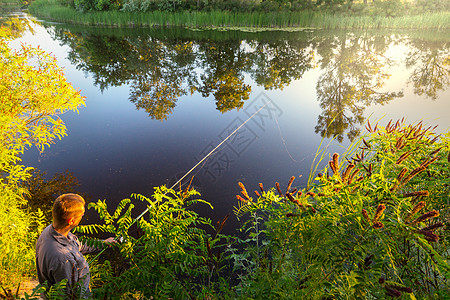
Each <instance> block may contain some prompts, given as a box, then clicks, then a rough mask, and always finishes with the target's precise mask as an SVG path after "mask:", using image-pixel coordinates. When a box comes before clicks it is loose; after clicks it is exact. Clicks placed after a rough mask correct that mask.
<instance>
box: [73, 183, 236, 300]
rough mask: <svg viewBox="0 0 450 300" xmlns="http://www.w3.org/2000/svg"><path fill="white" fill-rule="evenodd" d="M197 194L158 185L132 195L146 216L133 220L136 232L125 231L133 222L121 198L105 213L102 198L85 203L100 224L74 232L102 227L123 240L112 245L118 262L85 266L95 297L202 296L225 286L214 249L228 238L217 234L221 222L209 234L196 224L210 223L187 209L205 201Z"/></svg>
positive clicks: (129, 208)
mask: <svg viewBox="0 0 450 300" xmlns="http://www.w3.org/2000/svg"><path fill="white" fill-rule="evenodd" d="M197 196H198V193H197V192H196V191H194V190H192V189H189V187H188V188H187V189H185V190H184V191H183V190H180V191H179V192H176V191H174V190H171V189H167V188H166V187H164V186H163V187H159V188H155V193H154V194H153V195H152V197H151V198H146V197H144V196H142V195H134V198H135V199H139V200H142V201H144V202H146V204H147V207H148V212H147V213H146V216H145V217H143V218H141V219H139V220H138V221H137V222H136V225H137V228H138V232H139V233H138V234H137V235H136V234H135V235H131V234H130V232H129V228H130V226H131V224H133V223H134V219H133V218H131V212H132V209H133V208H134V205H133V204H132V203H131V200H130V199H124V200H122V201H121V203H120V204H119V205H118V207H117V209H116V210H115V212H114V213H113V214H109V213H108V210H107V206H106V203H105V201H98V202H97V203H91V204H89V207H90V208H94V209H95V210H96V211H97V212H98V213H99V215H100V218H101V219H102V220H104V222H105V223H104V224H102V225H89V226H81V227H78V228H77V231H79V232H82V233H91V234H92V233H98V232H108V233H110V234H113V235H115V236H117V237H120V239H123V242H122V243H120V244H119V245H118V246H117V251H118V252H120V254H121V259H120V260H119V262H117V261H116V262H115V263H114V264H113V265H112V264H111V263H110V262H109V261H104V262H101V263H100V264H99V265H97V267H96V270H97V272H95V269H94V270H93V271H91V272H92V273H93V278H96V282H97V283H98V284H100V286H97V288H96V289H95V298H96V299H99V298H102V299H103V298H104V297H105V298H108V299H109V298H111V297H113V296H114V297H120V296H122V297H129V296H131V295H135V296H136V295H140V297H144V296H145V297H146V298H145V299H149V298H151V297H153V298H154V299H168V298H174V299H188V298H192V297H195V298H196V299H205V298H207V297H208V295H213V294H215V293H216V292H215V291H217V290H222V289H223V290H226V289H225V288H224V286H226V285H227V281H226V280H224V278H221V277H220V275H221V274H222V272H223V268H224V266H223V265H222V262H223V260H224V259H226V256H223V255H222V253H223V252H220V251H218V249H220V248H222V246H223V245H224V244H226V243H227V242H228V241H229V238H228V237H226V236H223V235H221V234H220V231H221V229H222V227H223V225H224V222H225V221H223V222H222V223H220V224H218V226H216V228H215V233H214V234H212V235H211V234H207V233H206V231H205V230H204V229H200V227H201V226H206V228H209V229H212V228H213V226H212V225H211V223H210V220H208V219H205V218H203V217H200V216H198V215H197V214H196V213H195V212H194V211H192V210H190V209H188V208H189V207H192V206H193V205H195V204H200V203H203V204H206V205H209V203H207V202H204V201H202V200H200V199H197ZM86 241H87V242H88V243H90V242H92V243H95V240H91V239H87V240H86ZM213 252H214V253H213ZM91 265H92V263H91ZM124 266H125V267H124Z"/></svg>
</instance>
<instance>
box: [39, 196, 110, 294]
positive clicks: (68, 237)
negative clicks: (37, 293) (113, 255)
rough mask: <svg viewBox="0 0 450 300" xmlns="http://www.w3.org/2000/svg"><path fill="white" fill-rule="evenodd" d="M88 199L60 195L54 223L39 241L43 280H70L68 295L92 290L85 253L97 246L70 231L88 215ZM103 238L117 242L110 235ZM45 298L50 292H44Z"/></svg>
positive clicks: (48, 285)
mask: <svg viewBox="0 0 450 300" xmlns="http://www.w3.org/2000/svg"><path fill="white" fill-rule="evenodd" d="M84 205H85V201H84V199H83V198H82V197H81V196H80V195H77V194H63V195H61V196H59V197H58V198H57V199H56V200H55V202H54V204H53V209H52V217H53V223H52V224H50V225H49V226H47V228H45V229H44V230H43V231H42V233H41V235H40V236H39V239H38V240H37V243H36V269H37V274H38V279H39V283H40V284H46V286H47V291H48V289H49V288H50V287H51V286H53V285H55V284H57V283H59V282H61V281H62V280H64V279H66V280H67V285H66V292H67V296H75V298H78V297H80V298H87V297H89V296H90V290H89V280H90V276H89V265H88V263H87V261H86V259H85V258H84V256H83V254H89V253H92V252H95V251H96V250H98V249H96V248H94V247H88V246H86V245H82V244H81V243H80V241H79V240H78V238H77V237H76V236H75V235H74V234H73V233H71V232H70V231H71V230H72V229H74V228H75V227H77V226H78V224H79V223H80V221H81V219H82V218H83V216H84V211H85V208H84ZM103 242H105V243H115V242H116V241H115V240H114V238H112V237H110V238H108V239H106V240H104V241H103ZM42 296H43V297H44V299H47V298H46V295H42Z"/></svg>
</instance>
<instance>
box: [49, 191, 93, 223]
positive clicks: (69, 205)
mask: <svg viewBox="0 0 450 300" xmlns="http://www.w3.org/2000/svg"><path fill="white" fill-rule="evenodd" d="M84 204H85V201H84V199H83V197H81V196H80V195H77V194H63V195H61V196H59V197H58V198H56V200H55V202H54V203H53V209H52V217H53V226H54V227H55V228H61V227H64V226H65V225H67V224H66V223H67V220H69V219H70V218H73V217H77V216H79V215H80V214H82V213H83V208H84Z"/></svg>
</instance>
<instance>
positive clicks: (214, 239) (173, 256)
mask: <svg viewBox="0 0 450 300" xmlns="http://www.w3.org/2000/svg"><path fill="white" fill-rule="evenodd" d="M21 22H22V21H17V20H16V21H14V24H11V26H9V29H6V28H2V29H1V31H0V32H1V39H0V51H1V54H2V55H1V61H0V67H1V70H2V71H3V70H5V72H2V75H1V77H0V87H1V89H0V99H1V101H2V105H1V106H0V110H1V111H0V121H1V122H0V125H1V139H0V142H1V147H0V166H1V175H2V176H1V178H0V216H2V217H1V218H0V280H1V282H0V283H1V285H2V286H3V287H5V290H3V294H1V293H0V296H5V297H6V296H8V297H10V298H14V295H13V293H12V292H9V291H7V288H8V287H9V288H12V287H14V286H17V283H18V282H19V281H20V280H21V277H22V276H23V275H27V274H32V273H34V248H33V243H34V240H35V239H36V237H37V236H38V233H39V231H40V230H41V229H42V225H43V224H44V222H43V219H44V214H43V212H42V211H40V210H39V209H36V211H35V212H33V207H36V204H35V203H33V202H32V201H27V200H26V199H27V196H28V195H27V194H28V191H31V192H32V193H36V194H41V195H44V196H45V198H47V199H48V198H51V197H50V196H49V194H48V193H46V192H44V191H43V190H41V189H40V188H39V187H42V186H43V182H42V175H39V173H37V174H36V173H35V174H34V178H35V180H34V181H31V182H30V181H29V179H30V177H31V175H32V174H31V170H30V169H29V168H26V167H25V166H22V165H21V164H20V154H21V153H23V151H24V150H25V149H26V148H27V147H31V146H37V147H39V148H40V149H42V148H43V147H48V146H49V145H50V144H51V143H53V142H54V141H56V140H57V139H59V138H61V137H62V136H64V135H65V127H64V124H63V123H62V122H61V120H60V119H58V118H57V115H58V114H60V113H63V112H64V111H67V110H76V109H77V107H78V106H79V105H82V104H83V98H82V97H81V96H80V94H79V92H77V91H76V90H74V89H73V87H72V86H71V85H70V84H68V83H67V82H66V80H65V79H64V76H63V74H62V71H61V69H60V68H58V67H57V66H56V64H55V61H54V60H53V59H52V58H51V57H50V56H48V55H47V54H45V53H44V52H42V51H41V50H39V49H33V48H30V47H27V46H24V47H23V48H22V49H21V50H19V51H12V50H11V49H10V48H9V47H8V45H7V43H6V41H7V36H13V35H20V34H21V32H22V30H21V29H20V28H23V26H25V25H24V24H23V23H21ZM336 64H338V62H336ZM30 95H32V96H30ZM434 129H435V128H429V127H428V128H424V127H423V125H422V124H421V123H418V124H412V125H408V124H404V123H403V121H397V122H389V123H388V124H387V125H386V126H380V125H375V126H373V125H370V123H368V124H367V130H368V133H367V134H366V135H365V136H362V137H356V136H355V138H354V142H353V144H352V145H351V146H350V147H349V148H348V150H347V151H346V152H345V153H343V154H341V155H338V154H334V155H332V156H331V160H330V162H329V164H328V166H327V167H326V168H325V169H324V170H318V169H317V167H316V168H315V169H314V170H313V171H312V173H311V176H310V180H309V184H308V186H307V187H305V188H302V187H299V186H295V177H292V178H291V180H290V181H289V182H288V184H287V185H286V186H281V185H280V184H279V183H275V187H274V188H270V189H267V187H263V186H262V185H260V186H259V187H255V188H256V191H255V192H254V196H250V193H249V192H248V191H247V188H249V187H245V186H244V185H243V184H242V183H239V185H240V187H241V190H242V193H241V195H237V200H238V202H237V205H236V209H235V214H236V216H237V217H238V218H240V219H241V220H242V222H243V223H242V226H241V233H240V234H239V235H224V234H222V229H223V227H224V225H225V223H226V220H227V217H225V218H224V219H223V220H221V221H219V222H218V223H217V224H212V223H211V221H210V220H209V219H207V218H204V217H202V216H199V215H198V214H197V213H195V206H196V205H209V204H208V203H207V202H205V201H202V200H200V199H199V197H200V195H199V194H198V193H197V192H196V191H194V190H193V189H191V188H190V186H188V187H187V188H181V187H176V188H175V189H174V190H172V189H168V188H167V187H164V186H163V187H158V188H155V192H154V194H153V195H151V196H149V197H145V196H142V195H134V196H133V198H132V199H133V200H132V199H124V200H123V201H122V202H121V203H120V204H119V205H118V207H117V208H115V210H114V211H113V212H112V213H111V207H107V205H106V202H105V201H98V202H96V203H91V204H89V207H90V208H91V209H95V210H96V211H97V212H98V214H99V217H100V219H101V220H103V221H104V222H103V224H99V225H90V226H84V227H79V234H86V235H87V237H85V241H86V242H88V243H94V244H95V243H96V241H95V239H93V238H92V235H97V234H99V233H102V232H106V233H108V234H109V235H114V236H117V237H118V238H119V240H120V241H121V243H119V244H118V245H116V247H114V248H113V249H111V251H114V254H112V255H111V258H109V259H108V256H102V257H92V258H90V259H89V261H90V265H91V271H92V289H93V292H94V298H95V299H99V298H116V297H117V298H131V299H134V298H135V299H152V298H153V299H168V298H173V299H328V298H330V299H344V298H351V299H367V298H389V297H403V298H405V299H406V298H410V299H414V298H419V299H420V298H436V299H440V298H441V299H445V297H446V296H447V295H448V294H450V290H449V287H448V284H447V282H448V280H449V279H450V267H449V261H448V260H449V254H450V252H449V231H448V226H449V212H450V208H449V207H450V206H449V202H450V198H449V194H450V174H449V173H450V168H449V164H450V133H449V132H447V133H445V134H442V135H438V134H435V133H434V132H433V130H434ZM328 156H330V155H329V154H328V153H325V152H324V150H322V149H320V150H319V151H318V153H317V158H318V159H319V160H323V159H325V158H326V157H328ZM318 172H319V173H318ZM313 174H318V175H317V176H313ZM64 176H66V177H64ZM60 177H64V178H68V179H70V178H71V177H70V175H69V174H65V175H64V174H63V175H61V176H60ZM58 178H59V177H55V182H59V181H60V180H58ZM71 184H72V185H73V186H76V182H75V180H72V181H71ZM54 191H55V193H57V191H58V187H57V186H56V187H55V188H54ZM49 193H52V192H51V191H49ZM136 200H138V201H144V202H145V203H146V204H147V206H148V212H147V214H145V215H144V216H143V217H142V218H140V219H139V220H138V221H136V222H135V219H133V218H132V217H131V216H132V213H133V212H134V210H133V209H134V201H136ZM37 206H38V205H37ZM133 223H134V224H133ZM132 224H133V225H132ZM131 225H132V226H131ZM115 257H119V258H118V259H117V258H115ZM105 258H106V259H105ZM60 291H61V289H60V288H58V287H56V288H54V290H53V291H52V293H53V294H54V295H55V298H56V299H58V298H63V297H62V296H57V295H58V293H59V292H60ZM37 293H38V292H37V291H36V292H35V294H34V295H32V296H30V297H29V299H33V298H34V299H37V296H36V294H37Z"/></svg>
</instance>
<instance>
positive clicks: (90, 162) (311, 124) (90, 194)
mask: <svg viewBox="0 0 450 300" xmlns="http://www.w3.org/2000/svg"><path fill="white" fill-rule="evenodd" d="M25 16H26V15H25ZM20 43H28V44H31V45H34V46H38V45H39V46H40V47H41V48H43V49H44V50H46V51H48V52H51V53H53V55H55V56H56V58H57V61H58V63H59V65H60V66H62V67H64V68H65V72H66V77H67V78H68V81H70V82H71V83H72V84H73V85H74V87H76V88H77V89H80V90H81V93H82V95H84V96H86V107H82V108H80V110H79V114H76V113H67V114H64V115H62V116H61V118H62V119H63V121H64V122H65V124H66V126H67V128H68V136H67V137H65V138H63V139H62V140H61V141H58V142H56V144H54V145H52V146H51V147H50V148H48V149H46V150H45V151H44V152H43V153H39V151H37V150H36V149H29V150H28V151H27V152H26V153H25V154H24V156H23V163H24V164H25V165H27V166H33V167H36V168H37V169H39V170H41V171H43V172H46V174H47V175H46V176H47V177H48V178H51V177H52V176H53V175H54V174H55V173H62V172H65V171H66V170H68V171H69V172H71V173H72V174H73V176H75V177H76V178H77V180H78V182H79V183H80V185H79V186H78V187H77V188H76V192H79V193H82V194H83V195H85V197H86V198H87V199H88V200H89V201H96V200H97V199H107V201H108V203H110V206H114V204H115V203H117V202H118V201H119V200H120V199H122V198H126V197H129V196H130V194H131V193H141V194H144V195H147V196H148V195H150V194H151V193H152V190H153V187H155V186H158V185H163V184H171V183H174V182H175V179H176V178H179V177H181V176H182V175H183V174H184V173H185V172H186V171H188V170H189V169H191V168H192V167H193V166H194V165H195V164H196V163H197V162H198V161H199V160H200V159H202V158H203V157H204V156H205V155H206V154H207V153H208V152H209V151H210V150H211V149H213V148H214V147H216V146H217V145H218V144H219V143H220V142H221V141H222V140H223V139H224V138H225V137H226V136H227V135H228V134H229V133H230V132H232V131H233V130H234V129H236V128H237V127H238V126H240V125H241V124H242V123H243V122H244V121H245V120H247V119H248V118H249V116H251V115H253V114H254V113H255V112H256V111H258V110H259V112H258V113H257V114H256V115H255V116H254V117H253V118H252V119H251V120H250V121H248V122H247V123H246V124H245V125H244V126H243V127H242V128H241V129H240V130H239V131H238V133H237V134H236V135H234V136H233V137H231V138H230V139H229V140H228V141H227V142H226V143H225V144H224V145H223V146H222V147H221V148H219V149H220V151H217V152H215V155H213V156H212V157H211V158H210V159H209V160H207V161H206V162H205V163H204V164H202V165H201V167H198V168H197V169H195V170H194V172H193V173H192V174H195V179H194V185H195V186H196V187H197V188H198V189H199V190H200V191H201V193H202V196H203V199H205V200H207V201H209V202H211V203H212V204H213V206H214V208H215V209H214V210H212V211H211V210H210V209H207V208H206V207H198V208H197V209H198V210H199V212H201V213H202V214H204V215H207V216H210V217H211V218H212V219H213V221H214V222H215V221H216V220H218V219H221V218H223V217H224V216H225V215H227V214H231V215H232V214H233V213H232V211H233V206H235V205H236V204H237V200H236V198H235V195H236V194H238V193H239V191H240V190H239V187H238V185H237V182H238V181H241V182H243V183H244V184H245V185H246V186H247V188H248V189H249V190H250V191H252V190H254V189H256V188H257V187H258V182H262V183H263V184H264V186H266V187H273V186H274V183H275V182H276V181H279V182H280V183H281V185H282V186H286V184H287V181H288V180H289V178H290V177H291V176H292V175H295V176H299V175H303V177H302V178H300V179H297V180H296V181H295V182H294V186H297V187H305V186H306V183H307V179H308V175H309V172H310V168H311V164H312V162H313V159H314V156H315V153H316V150H317V149H318V147H319V146H320V144H321V142H322V141H323V142H322V146H324V145H327V144H329V151H330V152H331V153H333V152H335V151H337V152H341V153H342V152H344V150H345V147H346V146H347V145H348V144H349V142H350V141H351V140H352V139H354V138H355V137H356V136H357V135H358V134H359V133H360V132H362V133H364V125H365V120H366V119H367V118H370V120H371V123H374V122H376V121H377V120H379V122H380V124H382V125H385V124H386V123H387V122H388V121H389V120H390V119H394V120H396V119H399V118H402V117H405V118H406V119H407V122H408V123H414V122H417V121H419V120H424V122H425V123H426V124H429V125H436V124H439V127H438V131H446V130H449V128H450V88H449V84H450V34H449V32H448V31H447V32H436V31H430V32H427V31H420V32H415V31H402V32H390V31H337V32H336V31H333V32H331V31H325V30H304V31H298V32H283V31H268V32H257V33H255V32H242V31H197V30H188V29H181V28H172V29H162V28H159V29H136V28H133V29H102V28H87V27H68V26H64V25H61V24H39V23H37V24H33V25H32V31H28V32H25V34H24V35H23V36H22V37H20V38H19V39H17V40H15V41H12V42H11V43H10V44H11V46H13V47H19V45H20ZM261 107H262V108H261ZM330 123H331V124H330ZM332 137H335V139H334V140H331V138H332ZM136 206H137V209H136V215H137V214H138V213H139V212H140V210H142V209H143V206H142V204H141V203H136ZM93 214H94V213H93V212H90V213H89V214H88V217H89V216H90V218H91V221H92V220H93V219H94V218H93ZM230 219H231V218H230ZM233 220H234V221H232V223H231V224H230V225H229V226H228V228H229V230H231V228H233V227H234V226H233V223H234V222H236V221H235V218H233ZM87 222H89V220H88V221H87ZM234 224H235V223H234Z"/></svg>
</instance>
